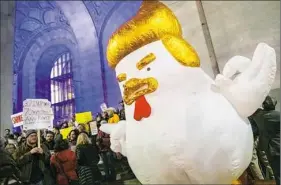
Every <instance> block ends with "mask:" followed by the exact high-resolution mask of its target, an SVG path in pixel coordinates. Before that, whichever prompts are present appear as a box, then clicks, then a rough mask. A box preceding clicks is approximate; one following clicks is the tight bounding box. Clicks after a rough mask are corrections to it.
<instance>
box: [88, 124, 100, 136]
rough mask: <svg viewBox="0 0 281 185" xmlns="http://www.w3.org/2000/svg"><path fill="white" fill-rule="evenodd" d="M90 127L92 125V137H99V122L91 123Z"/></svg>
mask: <svg viewBox="0 0 281 185" xmlns="http://www.w3.org/2000/svg"><path fill="white" fill-rule="evenodd" d="M89 125H90V129H91V133H92V135H97V134H98V127H97V122H96V121H91V122H90V123H89Z"/></svg>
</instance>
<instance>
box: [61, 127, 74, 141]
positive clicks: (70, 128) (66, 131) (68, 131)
mask: <svg viewBox="0 0 281 185" xmlns="http://www.w3.org/2000/svg"><path fill="white" fill-rule="evenodd" d="M72 130H74V127H68V128H63V129H60V134H61V135H62V138H63V139H66V138H67V136H68V134H69V133H70V132H71V131H72Z"/></svg>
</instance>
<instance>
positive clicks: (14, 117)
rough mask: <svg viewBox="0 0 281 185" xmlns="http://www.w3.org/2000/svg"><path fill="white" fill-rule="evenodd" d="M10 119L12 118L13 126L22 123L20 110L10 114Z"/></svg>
mask: <svg viewBox="0 0 281 185" xmlns="http://www.w3.org/2000/svg"><path fill="white" fill-rule="evenodd" d="M11 119H12V123H13V127H18V126H21V125H23V120H22V112H19V113H17V114H13V115H11Z"/></svg>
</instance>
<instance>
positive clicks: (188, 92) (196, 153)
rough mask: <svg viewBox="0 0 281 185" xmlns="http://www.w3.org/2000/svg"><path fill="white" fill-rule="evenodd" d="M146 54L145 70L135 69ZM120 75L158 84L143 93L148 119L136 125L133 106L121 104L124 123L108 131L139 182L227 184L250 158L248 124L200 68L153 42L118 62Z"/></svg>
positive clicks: (250, 135) (250, 146)
mask: <svg viewBox="0 0 281 185" xmlns="http://www.w3.org/2000/svg"><path fill="white" fill-rule="evenodd" d="M149 53H154V54H155V55H156V59H155V61H154V62H152V63H151V64H150V66H149V67H150V69H151V70H149V71H146V69H143V70H138V69H137V68H136V62H137V61H139V60H140V59H141V58H142V57H143V56H145V55H147V54H149ZM134 61H135V62H134ZM124 72H126V74H127V79H130V78H146V77H154V78H156V79H157V81H158V83H159V87H158V89H157V90H156V91H155V92H153V93H151V94H147V95H145V97H146V99H147V102H148V103H149V104H150V106H151V108H152V114H151V116H150V117H148V118H144V119H142V120H141V121H136V120H134V118H133V115H134V108H135V105H134V103H133V104H132V105H129V106H127V105H125V110H126V119H127V120H126V123H124V122H123V123H122V124H120V125H119V126H114V127H116V128H117V127H119V131H117V130H116V129H115V131H111V132H110V133H111V137H112V138H111V139H112V141H111V142H112V149H113V150H114V151H116V152H122V150H123V151H124V152H123V153H126V156H127V157H128V160H129V164H130V166H131V168H132V169H133V171H134V173H135V175H136V177H137V178H138V180H140V182H141V183H142V184H230V183H231V182H232V181H233V180H236V179H237V178H238V177H239V176H240V175H241V174H242V173H243V171H244V170H245V169H246V168H247V166H248V165H249V163H250V161H251V158H252V150H253V136H252V130H251V125H250V124H249V123H248V121H247V119H246V117H241V115H239V114H238V112H237V110H236V109H235V108H234V106H232V103H231V102H229V100H228V99H226V98H225V96H224V95H223V94H222V93H221V92H220V91H214V90H213V88H212V86H213V84H214V81H213V80H212V79H211V78H210V77H209V76H207V75H206V74H205V73H204V71H203V70H202V69H201V68H191V67H185V66H182V65H181V64H179V63H178V62H177V61H176V60H175V59H174V58H173V56H172V55H171V54H170V53H169V52H168V51H167V50H166V48H165V47H164V46H163V44H162V42H161V41H156V42H153V43H151V44H148V45H146V46H144V47H142V48H140V49H138V50H136V51H134V52H133V53H131V54H129V55H128V56H126V57H125V58H124V59H122V61H121V62H120V64H118V66H117V68H116V73H117V75H118V74H120V73H124ZM120 88H121V92H123V86H122V84H120ZM257 90H258V89H257ZM241 98H243V95H242V94H241ZM106 127H110V125H103V126H102V127H101V129H102V130H103V129H104V130H106ZM122 129H123V132H120V130H122ZM124 129H125V131H126V132H124ZM120 141H121V142H120ZM121 145H122V146H121ZM122 147H123V148H122Z"/></svg>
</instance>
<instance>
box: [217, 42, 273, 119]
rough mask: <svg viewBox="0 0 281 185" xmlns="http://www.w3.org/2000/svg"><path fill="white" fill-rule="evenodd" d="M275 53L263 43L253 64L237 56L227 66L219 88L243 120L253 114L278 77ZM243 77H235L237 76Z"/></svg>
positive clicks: (218, 81)
mask: <svg viewBox="0 0 281 185" xmlns="http://www.w3.org/2000/svg"><path fill="white" fill-rule="evenodd" d="M276 68H277V67H276V53H275V50H274V49H273V48H272V47H270V46H268V45H267V44H265V43H259V44H258V46H257V48H256V50H255V52H254V55H253V58H252V61H250V60H249V59H247V58H246V57H241V56H236V57H233V58H231V59H230V60H229V61H228V62H227V64H226V65H225V69H224V70H223V74H222V75H221V74H219V75H217V77H216V80H215V85H216V87H218V89H219V90H220V92H221V93H222V94H223V95H224V96H225V97H226V99H228V101H229V102H230V103H231V104H232V105H233V106H234V107H235V109H236V111H237V112H238V113H239V114H240V115H241V116H242V117H248V116H250V115H251V114H253V113H254V112H255V111H256V110H257V109H258V108H259V107H260V106H261V104H262V102H263V101H264V99H265V97H266V96H267V95H268V93H269V91H270V90H271V86H272V84H273V82H274V79H275V75H276ZM237 72H239V73H240V74H239V75H237V76H236V77H235V78H233V76H234V74H235V73H237Z"/></svg>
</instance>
